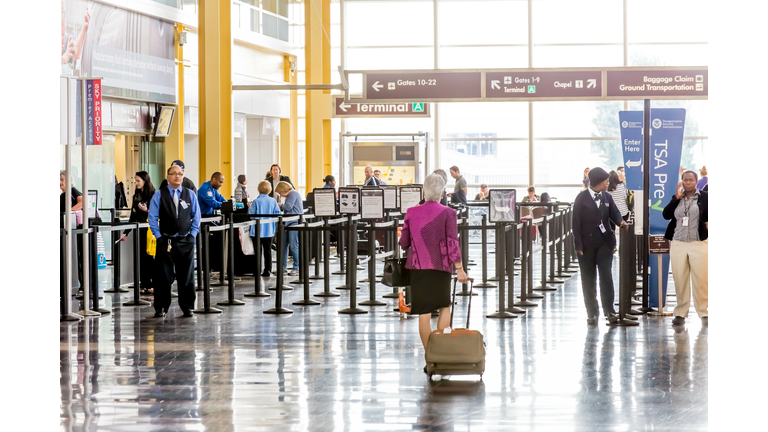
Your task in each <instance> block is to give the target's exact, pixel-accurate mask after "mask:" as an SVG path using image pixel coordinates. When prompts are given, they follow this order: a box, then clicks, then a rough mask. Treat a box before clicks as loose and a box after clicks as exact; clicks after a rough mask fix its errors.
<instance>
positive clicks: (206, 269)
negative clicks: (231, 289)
mask: <svg viewBox="0 0 768 432" xmlns="http://www.w3.org/2000/svg"><path fill="white" fill-rule="evenodd" d="M210 228H211V227H210V225H208V224H204V225H202V226H201V232H202V234H201V236H200V237H201V238H202V240H203V245H202V250H203V307H202V308H198V309H195V313H196V314H206V313H221V312H222V311H221V309H217V308H214V307H211V231H210Z"/></svg>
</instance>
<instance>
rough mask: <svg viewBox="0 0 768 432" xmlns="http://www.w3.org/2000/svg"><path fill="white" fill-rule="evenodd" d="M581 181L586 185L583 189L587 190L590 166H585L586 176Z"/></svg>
mask: <svg viewBox="0 0 768 432" xmlns="http://www.w3.org/2000/svg"><path fill="white" fill-rule="evenodd" d="M581 183H582V184H583V185H584V188H583V189H582V190H583V191H584V190H587V188H588V187H589V167H586V168H584V178H583V179H581Z"/></svg>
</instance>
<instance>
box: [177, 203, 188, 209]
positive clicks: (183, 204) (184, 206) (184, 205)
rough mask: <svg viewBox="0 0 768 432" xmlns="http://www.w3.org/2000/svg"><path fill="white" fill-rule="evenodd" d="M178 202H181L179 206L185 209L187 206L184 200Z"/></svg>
mask: <svg viewBox="0 0 768 432" xmlns="http://www.w3.org/2000/svg"><path fill="white" fill-rule="evenodd" d="M179 204H181V208H183V209H185V210H186V208H187V207H188V206H187V202H186V201H181V202H180V203H179Z"/></svg>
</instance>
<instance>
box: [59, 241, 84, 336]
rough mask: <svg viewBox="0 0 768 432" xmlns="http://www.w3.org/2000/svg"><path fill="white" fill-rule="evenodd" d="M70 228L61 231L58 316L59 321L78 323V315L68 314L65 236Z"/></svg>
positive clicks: (70, 302) (69, 306)
mask: <svg viewBox="0 0 768 432" xmlns="http://www.w3.org/2000/svg"><path fill="white" fill-rule="evenodd" d="M69 232H70V228H67V229H63V228H62V229H61V255H60V256H61V260H60V262H61V268H60V271H61V305H60V306H61V312H60V316H59V321H61V322H64V321H80V320H81V319H83V317H81V316H80V315H77V314H73V313H71V312H70V308H71V305H72V298H71V297H70V294H69V281H70V277H69V271H68V270H69V268H70V267H69V261H67V257H68V256H69V255H68V254H67V243H68V242H67V236H68V235H69Z"/></svg>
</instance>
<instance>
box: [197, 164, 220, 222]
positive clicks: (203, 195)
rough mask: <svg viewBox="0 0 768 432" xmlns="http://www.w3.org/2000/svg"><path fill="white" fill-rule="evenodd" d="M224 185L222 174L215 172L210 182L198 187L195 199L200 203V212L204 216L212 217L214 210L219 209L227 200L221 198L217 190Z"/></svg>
mask: <svg viewBox="0 0 768 432" xmlns="http://www.w3.org/2000/svg"><path fill="white" fill-rule="evenodd" d="M223 184H224V174H222V173H220V172H218V171H217V172H215V173H213V175H212V176H211V180H210V181H207V182H205V183H203V184H201V185H200V190H198V191H197V199H198V200H199V201H200V212H201V213H202V214H204V215H212V214H213V211H214V210H215V209H220V208H221V204H222V203H224V202H226V201H227V199H226V198H224V197H223V196H221V194H220V193H219V188H221V185H223Z"/></svg>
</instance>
